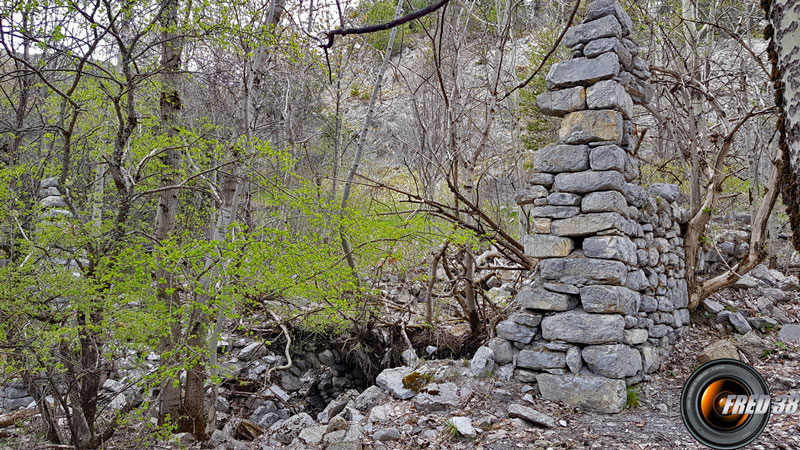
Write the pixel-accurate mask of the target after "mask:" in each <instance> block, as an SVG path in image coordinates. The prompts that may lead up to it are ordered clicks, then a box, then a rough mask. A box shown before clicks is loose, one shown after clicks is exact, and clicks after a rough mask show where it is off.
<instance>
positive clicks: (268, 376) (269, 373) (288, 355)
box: [264, 310, 292, 385]
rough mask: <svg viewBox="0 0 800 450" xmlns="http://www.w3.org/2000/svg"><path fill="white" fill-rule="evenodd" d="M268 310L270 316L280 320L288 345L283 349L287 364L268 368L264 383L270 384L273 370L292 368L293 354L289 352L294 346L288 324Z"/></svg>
mask: <svg viewBox="0 0 800 450" xmlns="http://www.w3.org/2000/svg"><path fill="white" fill-rule="evenodd" d="M267 312H268V313H269V315H270V316H272V318H273V319H275V321H276V322H278V326H279V327H281V331H283V335H284V336H286V347H284V349H283V352H284V354H285V355H286V364H284V365H282V366H275V367H271V368H270V369H269V370H267V374H266V375H265V376H264V384H265V385H268V384H270V379H271V378H272V372H274V371H276V370H286V369H291V368H292V354H291V353H289V348H291V346H292V336H290V335H289V329H288V328H286V325H284V324H283V323H282V322H281V321H280V318H279V317H278V315H277V314H275V313H274V312H272V311H270V310H267Z"/></svg>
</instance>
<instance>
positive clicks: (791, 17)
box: [761, 0, 800, 251]
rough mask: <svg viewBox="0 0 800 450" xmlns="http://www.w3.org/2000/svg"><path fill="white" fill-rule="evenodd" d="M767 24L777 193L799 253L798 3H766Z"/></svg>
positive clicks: (778, 0) (790, 0) (786, 0)
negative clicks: (777, 155)
mask: <svg viewBox="0 0 800 450" xmlns="http://www.w3.org/2000/svg"><path fill="white" fill-rule="evenodd" d="M761 5H762V6H763V7H764V8H765V9H766V11H765V12H766V16H767V20H768V21H769V25H768V26H767V28H766V30H765V31H764V37H765V38H767V39H770V43H769V46H768V48H767V51H768V54H769V59H770V61H772V80H773V82H774V83H775V104H776V105H777V106H778V108H779V110H780V118H779V119H778V131H779V132H780V139H779V145H778V146H779V148H780V151H781V153H782V158H783V164H782V165H781V166H780V167H779V168H778V170H780V176H781V179H780V182H779V185H780V186H781V194H782V197H783V203H784V204H785V205H786V211H787V213H788V214H789V221H790V223H791V228H792V243H793V244H794V247H795V248H796V249H797V250H798V251H800V58H798V52H800V29H798V26H797V24H798V23H800V3H798V2H796V1H793V0H771V1H770V0H767V1H764V2H762V3H761Z"/></svg>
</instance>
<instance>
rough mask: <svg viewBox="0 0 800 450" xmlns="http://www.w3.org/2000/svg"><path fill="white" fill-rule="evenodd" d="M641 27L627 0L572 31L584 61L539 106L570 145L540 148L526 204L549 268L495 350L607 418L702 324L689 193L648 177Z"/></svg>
mask: <svg viewBox="0 0 800 450" xmlns="http://www.w3.org/2000/svg"><path fill="white" fill-rule="evenodd" d="M631 28H632V22H631V19H630V17H629V16H628V15H627V13H626V12H625V11H624V10H623V9H622V7H621V6H620V5H619V3H618V2H617V1H616V0H596V1H594V2H593V3H591V4H590V5H589V6H588V9H587V14H586V19H585V20H584V21H583V23H581V24H579V25H576V26H574V27H572V28H571V29H570V30H569V31H568V32H567V34H566V35H565V36H564V44H565V45H567V47H569V49H570V50H571V58H570V59H569V60H567V61H563V62H560V63H557V64H555V65H554V66H553V67H552V69H551V70H550V72H549V74H548V75H547V88H548V91H547V92H545V93H543V94H541V95H540V96H539V97H538V99H537V105H538V107H539V109H540V110H541V111H543V112H544V113H545V114H549V115H552V116H556V117H561V118H562V121H561V128H560V130H559V133H558V138H559V140H558V143H556V144H553V145H549V146H547V147H544V148H541V149H539V150H538V151H536V152H535V153H534V156H533V173H531V174H530V178H529V180H530V186H529V188H528V189H526V190H525V191H524V192H522V193H520V194H519V195H518V196H517V203H518V204H519V208H520V217H521V218H522V220H521V227H522V230H521V232H522V236H523V239H524V246H525V253H526V254H527V255H528V256H530V257H531V258H534V259H536V260H538V264H537V267H536V270H535V271H534V273H533V275H532V277H531V278H530V279H529V280H528V281H527V284H524V285H523V287H522V288H521V289H520V290H519V292H518V293H517V295H516V297H515V301H516V303H517V305H518V307H519V311H517V312H515V313H514V314H513V315H512V316H511V317H509V318H508V320H506V321H503V322H501V323H500V324H498V326H497V328H496V331H497V338H495V339H494V340H493V341H492V342H491V343H490V348H491V349H492V350H493V352H494V356H495V362H497V363H498V364H501V365H502V364H511V365H512V366H513V368H514V376H515V377H516V378H517V379H518V380H520V381H523V382H533V381H535V382H536V383H537V385H538V388H539V390H540V392H541V394H542V396H543V397H544V398H547V399H550V400H557V401H562V402H564V403H566V404H568V405H570V406H575V407H581V408H585V409H590V410H596V411H601V412H619V411H621V410H622V409H623V408H624V406H625V403H626V386H627V385H631V384H635V383H638V382H640V381H641V380H642V379H643V377H644V376H645V374H647V373H651V372H654V371H656V370H658V368H659V366H660V363H661V361H663V359H664V358H665V357H666V356H667V355H668V352H669V348H670V345H672V344H673V343H674V342H675V341H676V340H677V339H678V338H679V337H681V336H682V335H683V334H684V333H685V332H686V330H687V325H688V323H689V311H688V309H687V305H688V292H687V286H686V281H685V279H684V275H685V268H684V251H683V240H682V238H681V231H680V225H681V224H682V223H685V221H686V220H687V213H686V212H685V211H684V210H683V209H681V208H680V206H678V204H677V200H678V197H679V191H678V188H677V186H674V185H668V184H656V185H653V186H651V187H650V188H649V189H648V190H645V189H644V188H643V187H642V186H640V185H639V183H638V181H637V180H638V179H639V167H638V161H637V159H636V157H635V155H634V154H633V149H634V147H635V143H636V140H635V136H634V129H635V124H634V122H633V121H632V119H633V114H634V105H642V104H644V103H646V102H648V101H649V100H650V98H651V97H652V95H653V89H652V88H651V86H650V85H649V83H648V80H649V78H650V72H649V69H648V67H649V65H648V63H646V62H645V61H644V60H642V59H641V58H640V57H639V56H638V53H639V51H638V47H637V45H636V44H635V43H634V42H633V41H632V40H631V39H630V37H629V36H630V30H631Z"/></svg>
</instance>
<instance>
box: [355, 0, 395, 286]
mask: <svg viewBox="0 0 800 450" xmlns="http://www.w3.org/2000/svg"><path fill="white" fill-rule="evenodd" d="M403 1H404V0H398V1H397V8H395V11H394V18H395V19H397V18H399V17H400V16H401V15H402V13H403ZM395 36H397V27H395V28H392V31H391V34H390V35H389V42H388V43H387V44H386V51H385V52H384V53H383V62H381V67H380V69H378V79H377V80H375V85H374V86H373V87H372V96H370V98H369V106H368V107H367V115H366V116H365V117H364V126H362V127H361V132H360V133H359V134H358V144H356V153H355V155H353V162H352V163H351V165H350V171H349V172H348V173H347V177H346V178H345V180H344V188H343V191H342V202H341V205H340V208H341V209H342V214H344V209H345V208H347V202H348V201H349V200H350V191H351V189H352V187H353V179H354V178H355V176H356V173H357V172H358V167H359V165H360V164H361V154H362V153H363V151H364V145H365V143H366V142H367V135H368V134H369V129H370V127H371V126H372V119H373V118H374V117H375V103H376V102H377V101H378V94H379V93H380V91H381V84H382V83H383V75H384V74H385V73H386V68H387V67H389V59H391V57H392V47H393V46H394V39H395ZM341 240H342V251H343V252H344V257H345V259H346V260H347V264H348V265H349V266H350V269H352V270H353V272H354V273H355V271H356V262H355V258H353V251H352V250H351V249H350V243H349V242H348V241H347V237H346V236H345V235H344V232H343V231H342V232H341Z"/></svg>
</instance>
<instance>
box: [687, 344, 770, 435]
mask: <svg viewBox="0 0 800 450" xmlns="http://www.w3.org/2000/svg"><path fill="white" fill-rule="evenodd" d="M680 405H681V419H683V424H684V425H685V426H686V429H687V430H688V431H689V433H690V434H691V435H692V436H693V437H694V438H695V439H697V441H698V442H700V443H701V444H703V445H706V446H708V447H711V448H713V449H735V448H740V447H743V446H745V445H747V444H749V443H750V442H753V440H755V439H756V438H757V437H758V436H759V435H760V434H761V432H762V431H764V428H765V427H766V426H767V422H768V421H769V415H770V395H769V389H768V387H767V383H766V382H764V379H763V378H762V377H761V375H760V374H759V373H758V372H756V371H755V369H753V368H752V367H750V366H748V365H747V364H744V363H742V362H739V361H735V360H732V359H719V360H715V361H711V362H708V363H706V364H704V365H702V366H701V367H700V368H699V369H697V370H695V371H694V373H692V375H691V376H689V379H688V380H686V384H684V386H683V391H682V392H681V403H680Z"/></svg>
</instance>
